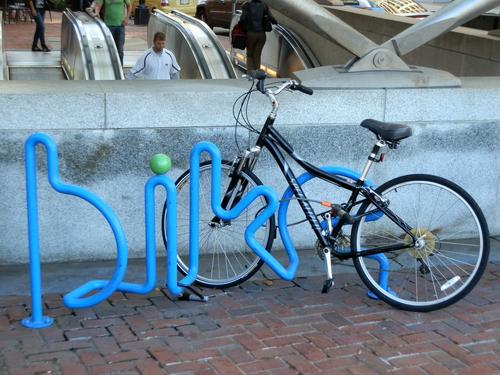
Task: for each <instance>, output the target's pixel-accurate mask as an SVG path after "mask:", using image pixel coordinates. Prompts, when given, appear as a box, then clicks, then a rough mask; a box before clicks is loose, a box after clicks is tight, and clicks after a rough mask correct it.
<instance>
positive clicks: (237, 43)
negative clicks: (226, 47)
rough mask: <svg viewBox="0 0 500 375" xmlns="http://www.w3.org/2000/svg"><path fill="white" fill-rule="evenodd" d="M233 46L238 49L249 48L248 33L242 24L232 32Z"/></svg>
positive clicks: (237, 25)
mask: <svg viewBox="0 0 500 375" xmlns="http://www.w3.org/2000/svg"><path fill="white" fill-rule="evenodd" d="M231 45H232V46H233V48H237V49H245V48H247V33H246V31H245V29H244V28H243V26H242V25H241V24H240V23H238V24H236V26H234V28H233V30H232V31H231Z"/></svg>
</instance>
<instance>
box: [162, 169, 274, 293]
mask: <svg viewBox="0 0 500 375" xmlns="http://www.w3.org/2000/svg"><path fill="white" fill-rule="evenodd" d="M211 168H212V162H211V161H210V160H209V161H205V162H202V163H200V194H201V192H203V191H210V189H211V187H210V186H206V187H203V186H202V185H201V181H202V180H203V177H202V175H203V174H204V173H206V172H210V171H211ZM222 170H223V173H222V178H223V179H224V178H225V177H226V179H227V181H229V179H228V174H229V173H228V172H229V171H231V170H232V163H231V162H230V161H227V160H223V161H222ZM224 171H225V172H226V173H224ZM189 175H190V170H189V169H188V170H186V171H185V172H184V173H183V174H182V175H181V176H180V177H179V178H178V179H177V181H176V182H175V185H176V189H177V194H178V199H177V203H178V206H180V204H182V203H181V201H182V196H181V195H182V194H181V193H182V192H181V191H182V190H183V189H186V190H187V191H188V190H189V183H188V181H189ZM241 175H242V176H243V177H244V178H245V179H247V180H248V181H249V182H250V186H249V187H252V186H259V185H263V184H262V181H261V180H260V179H259V178H258V177H257V176H256V175H255V174H253V173H252V172H250V171H248V170H245V169H244V170H243V171H242V172H241ZM222 185H223V189H222V190H221V191H222V192H224V191H225V190H224V186H225V184H224V181H222ZM260 201H261V202H262V203H264V201H265V199H264V198H261V200H260ZM202 205H203V203H202V198H201V197H200V210H201V209H202ZM207 207H210V202H208V206H207V205H206V206H205V208H207ZM181 210H182V211H183V212H185V213H189V209H188V206H187V205H186V206H185V207H184V208H181ZM178 212H179V211H178ZM210 212H211V210H210ZM257 212H258V211H257ZM242 215H243V214H242ZM202 216H203V215H202V214H200V221H202V220H203V217H202ZM211 216H213V213H212V215H211ZM240 218H241V216H240ZM238 219H239V218H237V219H235V220H233V222H234V221H237V220H238ZM178 222H179V215H178ZM267 223H268V226H266V228H265V229H266V234H265V237H264V238H263V239H262V240H260V241H259V242H260V243H261V244H262V245H263V246H264V247H265V248H266V250H267V251H271V248H272V245H273V242H274V239H275V237H276V222H275V217H274V215H273V216H271V217H270V218H269V220H268V221H267ZM165 224H166V202H165V204H164V206H163V214H162V236H163V242H164V244H165V246H166V244H167V238H166V227H165ZM186 230H187V231H188V230H189V229H188V228H187V229H186ZM186 230H182V229H179V226H178V230H177V233H178V238H179V236H185V235H186ZM232 236H233V237H232V238H233V239H234V237H235V236H234V235H232ZM241 241H243V242H244V233H241ZM200 242H203V236H200ZM205 244H206V243H205ZM178 245H179V242H178ZM203 246H204V244H202V246H200V255H204V253H203V250H204V249H203ZM245 246H246V244H245ZM246 249H248V251H249V252H250V251H251V250H250V249H249V248H248V246H246ZM181 252H182V249H181V251H180V252H178V256H177V269H178V270H179V272H180V273H181V274H182V275H184V276H185V275H186V274H187V272H188V270H189V267H188V266H187V261H186V260H183V255H181ZM235 254H236V253H235ZM251 254H253V255H254V256H255V258H254V260H253V261H252V262H249V263H250V264H249V265H248V267H246V268H245V269H244V271H243V272H241V273H240V274H236V273H235V275H234V276H233V277H232V278H231V279H228V280H220V279H219V280H216V279H214V278H213V275H212V277H206V276H203V275H200V273H199V274H198V275H197V277H196V280H195V284H196V285H199V286H202V287H206V288H216V289H225V288H230V287H232V286H235V285H240V284H242V283H243V282H245V281H247V280H248V279H250V278H251V277H252V276H253V275H255V273H256V272H257V271H258V270H259V269H260V268H261V267H262V265H263V261H262V259H260V258H259V257H258V256H257V255H256V254H255V253H253V252H251ZM186 257H187V255H186ZM214 257H215V253H214ZM245 259H246V258H244V257H242V259H241V260H242V261H244V260H245ZM212 266H213V264H212ZM226 267H227V264H226ZM201 269H202V265H201V263H200V270H201Z"/></svg>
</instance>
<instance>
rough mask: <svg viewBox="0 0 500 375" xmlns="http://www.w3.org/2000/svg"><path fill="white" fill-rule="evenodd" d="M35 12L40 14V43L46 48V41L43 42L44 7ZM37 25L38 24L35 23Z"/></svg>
mask: <svg viewBox="0 0 500 375" xmlns="http://www.w3.org/2000/svg"><path fill="white" fill-rule="evenodd" d="M37 13H38V14H39V15H40V20H41V22H40V24H41V27H40V44H41V45H42V48H44V49H47V48H48V47H47V43H45V9H37ZM37 26H38V25H37Z"/></svg>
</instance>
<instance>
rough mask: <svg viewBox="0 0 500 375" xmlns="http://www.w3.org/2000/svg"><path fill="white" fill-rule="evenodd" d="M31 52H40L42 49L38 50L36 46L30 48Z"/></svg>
mask: <svg viewBox="0 0 500 375" xmlns="http://www.w3.org/2000/svg"><path fill="white" fill-rule="evenodd" d="M31 50H32V51H33V52H42V49H41V48H38V46H35V47H31Z"/></svg>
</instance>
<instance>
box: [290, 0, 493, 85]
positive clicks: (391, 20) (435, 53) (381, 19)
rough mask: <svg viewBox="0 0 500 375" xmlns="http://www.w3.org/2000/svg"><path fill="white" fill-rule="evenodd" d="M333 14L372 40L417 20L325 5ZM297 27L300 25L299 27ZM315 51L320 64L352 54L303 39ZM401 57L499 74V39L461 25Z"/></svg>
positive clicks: (467, 72)
mask: <svg viewBox="0 0 500 375" xmlns="http://www.w3.org/2000/svg"><path fill="white" fill-rule="evenodd" d="M326 8H327V9H329V10H330V11H331V12H332V13H333V14H335V15H336V16H337V17H339V18H340V19H342V20H343V21H344V22H346V23H347V24H349V25H350V26H352V27H353V28H354V29H356V30H358V31H359V32H361V33H362V34H364V35H365V36H367V37H368V38H370V39H371V40H373V41H374V42H376V43H379V44H381V43H383V42H385V41H387V40H388V39H390V38H391V37H393V36H394V35H397V34H399V33H400V32H402V31H403V30H405V29H406V28H408V27H410V26H411V25H413V24H414V23H415V22H418V20H415V19H412V18H408V17H400V16H394V15H391V14H385V13H377V12H372V11H369V10H363V9H355V8H352V7H326ZM299 29H300V26H299ZM306 42H308V43H309V44H310V45H316V43H317V45H318V46H319V48H313V50H314V51H315V52H317V53H318V56H317V57H318V58H319V59H320V61H321V62H322V65H328V64H342V65H343V64H345V63H346V62H347V61H348V60H349V58H350V57H352V55H351V54H350V53H349V52H347V51H346V50H344V49H343V48H342V47H340V46H338V45H334V44H332V43H331V42H328V41H326V40H322V39H319V38H316V37H315V38H313V39H311V40H306ZM403 60H404V61H405V62H407V63H408V64H411V65H419V66H426V67H429V68H435V69H440V70H445V71H448V72H450V73H452V74H454V75H456V76H459V77H462V76H500V38H499V37H498V36H493V35H488V32H487V31H484V30H477V29H471V28H465V27H458V28H456V29H455V30H453V31H451V32H449V33H446V34H445V35H442V36H440V37H439V38H436V39H434V40H433V41H431V42H429V43H427V44H426V45H424V46H422V47H420V48H417V49H416V50H415V51H413V52H411V53H410V54H408V55H405V56H403Z"/></svg>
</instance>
